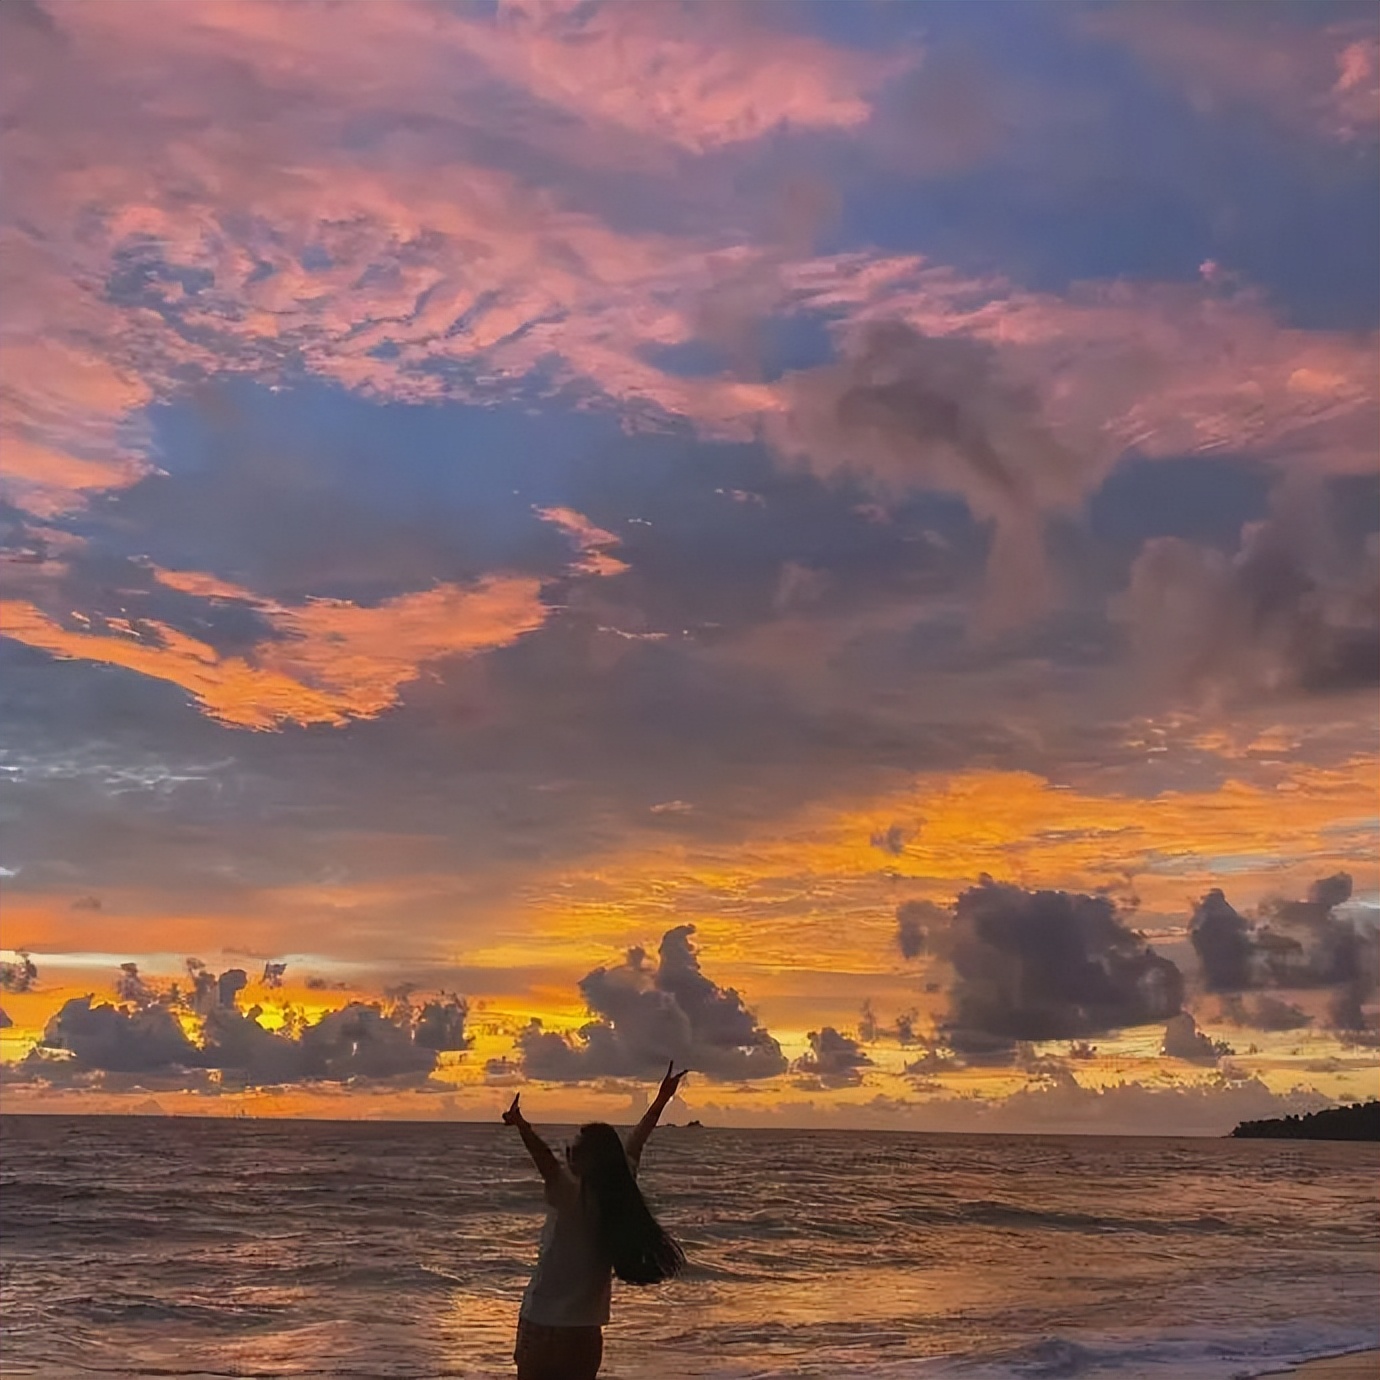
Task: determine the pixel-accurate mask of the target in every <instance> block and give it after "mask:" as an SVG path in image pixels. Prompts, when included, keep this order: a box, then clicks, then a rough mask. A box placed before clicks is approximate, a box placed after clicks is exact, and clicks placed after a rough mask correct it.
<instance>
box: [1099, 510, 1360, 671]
mask: <svg viewBox="0 0 1380 1380" xmlns="http://www.w3.org/2000/svg"><path fill="white" fill-rule="evenodd" d="M1124 609H1125V616H1126V618H1127V621H1128V623H1129V627H1130V632H1131V635H1132V639H1133V641H1134V642H1135V644H1136V646H1137V649H1138V652H1139V654H1140V658H1141V660H1142V662H1143V663H1144V664H1146V665H1147V666H1148V667H1150V668H1152V669H1153V670H1154V671H1155V672H1157V673H1158V674H1159V675H1161V676H1162V677H1165V678H1167V679H1168V680H1169V681H1170V683H1171V684H1172V685H1174V686H1177V687H1179V688H1182V689H1184V690H1187V691H1191V692H1194V693H1198V694H1212V695H1229V696H1238V695H1262V694H1264V695H1273V694H1278V693H1281V692H1296V693H1303V694H1325V693H1329V692H1339V691H1346V690H1357V689H1363V688H1365V687H1368V686H1374V685H1376V684H1380V545H1377V541H1376V538H1375V536H1374V535H1372V536H1371V537H1370V538H1369V539H1368V541H1367V542H1365V543H1364V545H1358V543H1357V542H1356V541H1355V540H1347V539H1346V536H1345V534H1344V532H1343V531H1342V529H1341V525H1340V522H1339V521H1338V519H1337V518H1336V517H1335V516H1334V515H1333V514H1332V513H1331V512H1330V511H1329V510H1328V506H1327V495H1325V494H1322V493H1320V492H1318V491H1316V490H1314V489H1311V488H1305V487H1303V486H1301V485H1291V486H1286V487H1285V488H1284V489H1281V490H1280V491H1279V492H1277V493H1276V494H1275V496H1274V499H1273V502H1272V511H1271V514H1270V516H1269V517H1268V518H1267V519H1266V520H1264V521H1262V522H1258V523H1254V524H1251V525H1249V526H1247V527H1246V528H1245V529H1244V530H1243V531H1242V534H1241V540H1240V544H1239V547H1238V549H1237V550H1236V551H1235V552H1234V553H1232V554H1230V555H1228V554H1225V553H1223V552H1221V551H1218V550H1215V549H1213V548H1209V547H1206V546H1200V545H1196V544H1194V543H1192V542H1188V541H1184V540H1182V539H1180V538H1177V537H1159V538H1156V539H1154V540H1152V541H1149V542H1147V543H1146V545H1145V547H1144V548H1143V549H1142V551H1141V553H1140V555H1139V556H1138V557H1137V559H1136V562H1135V564H1134V566H1133V567H1132V571H1131V583H1130V591H1129V594H1128V596H1127V599H1126V601H1125V604H1124Z"/></svg>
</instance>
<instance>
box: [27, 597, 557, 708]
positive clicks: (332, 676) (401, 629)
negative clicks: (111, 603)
mask: <svg viewBox="0 0 1380 1380" xmlns="http://www.w3.org/2000/svg"><path fill="white" fill-rule="evenodd" d="M159 574H160V577H161V575H162V572H159ZM203 578H205V577H194V578H192V579H190V580H188V579H187V578H185V577H178V576H176V575H174V576H172V577H171V578H169V579H168V580H167V583H168V584H169V585H170V586H171V587H172V588H181V589H184V590H187V591H188V592H197V593H210V592H212V589H213V590H214V592H215V594H216V595H217V597H222V598H223V597H231V598H239V599H242V600H244V601H245V602H249V603H252V604H254V605H255V607H256V608H257V609H258V610H259V611H260V612H261V613H262V614H263V615H264V616H265V617H266V618H267V619H268V620H269V622H270V623H271V624H272V625H273V629H274V632H275V634H276V636H275V637H274V638H271V639H269V640H266V641H264V642H261V643H259V644H258V646H256V647H255V648H254V650H253V652H252V653H251V654H250V655H249V656H245V657H240V656H226V657H223V656H220V655H219V654H218V653H217V652H216V650H215V649H214V648H213V647H211V646H210V645H208V644H207V643H205V642H201V641H199V640H198V639H196V638H194V637H189V636H188V635H187V634H185V633H181V632H178V631H177V630H176V629H175V628H172V627H169V626H167V625H166V624H163V623H157V622H151V621H150V622H146V623H141V624H139V625H138V626H137V627H136V626H134V625H131V624H122V623H115V622H109V623H108V624H107V626H108V627H111V628H114V629H116V630H117V631H116V632H114V633H113V634H112V633H109V632H94V631H77V630H75V629H72V628H69V627H65V626H63V625H62V624H61V623H59V622H58V621H56V620H55V619H53V618H51V617H49V616H48V615H47V614H46V613H44V612H43V611H42V610H40V609H38V608H37V607H35V606H34V605H33V604H30V603H27V602H24V601H20V600H10V601H6V602H5V603H4V604H3V606H0V608H2V609H3V628H4V635H5V636H6V637H11V638H13V639H15V640H16V641H18V642H23V643H26V644H27V645H29V646H31V647H38V648H41V649H42V650H43V651H46V652H51V653H52V654H53V655H54V656H57V657H61V658H63V659H67V660H76V659H80V660H85V661H94V662H98V663H101V664H103V665H108V666H120V667H123V668H125V669H126V670H131V671H137V672H139V673H140V674H141V675H146V676H151V677H153V678H154V679H156V680H164V681H169V682H171V683H172V684H174V685H179V686H181V687H182V688H183V689H184V690H186V691H188V692H189V693H190V694H191V696H192V698H193V699H194V700H195V701H196V703H197V704H198V705H200V707H201V708H202V709H203V710H204V711H205V712H206V714H207V715H208V716H209V717H211V718H213V719H217V720H219V721H220V722H221V723H224V724H229V725H232V726H234V727H237V728H251V729H273V728H278V727H280V726H282V725H283V724H288V723H296V724H317V723H323V724H333V725H341V724H345V723H348V722H349V721H350V720H351V719H358V718H373V717H375V716H377V715H379V714H381V713H383V712H384V711H385V710H387V709H389V708H391V707H392V706H393V705H394V704H396V703H397V700H398V694H399V691H400V689H401V687H402V686H403V685H405V684H407V683H408V682H409V681H412V680H415V679H416V678H417V676H418V675H419V674H420V671H421V668H422V666H423V665H424V664H426V663H427V662H431V661H438V660H441V659H443V658H446V657H453V656H466V655H467V656H473V655H476V654H478V653H480V652H484V651H489V650H492V649H493V648H495V647H503V646H507V645H508V644H510V643H511V642H513V641H515V640H516V639H517V638H519V637H521V636H523V635H524V634H525V633H528V632H532V631H534V630H535V629H537V628H539V627H540V626H541V625H542V623H543V622H544V621H545V619H546V616H547V612H548V610H547V608H546V606H545V605H544V604H543V603H542V602H541V599H540V584H539V582H538V581H537V580H535V579H531V578H527V577H521V576H493V577H490V578H488V579H485V580H482V581H480V583H479V584H477V585H475V586H474V587H472V588H470V589H462V588H460V587H458V586H455V585H439V586H437V587H436V588H435V589H430V590H423V591H420V592H418V593H415V594H403V595H400V596H398V597H397V598H395V599H390V600H387V601H386V602H384V603H382V604H379V605H377V606H376V607H373V608H364V607H361V606H360V605H357V604H351V603H349V602H347V601H345V600H333V599H332V600H328V599H318V600H313V601H311V602H309V603H307V604H304V605H301V606H297V607H292V608H288V607H283V606H281V605H276V604H270V603H267V602H265V601H262V600H259V599H257V598H255V597H254V596H253V595H251V594H249V593H248V592H246V591H243V590H237V589H236V588H235V587H234V586H232V585H227V584H224V583H223V582H219V581H214V582H212V586H211V587H204V586H203V585H202V580H203Z"/></svg>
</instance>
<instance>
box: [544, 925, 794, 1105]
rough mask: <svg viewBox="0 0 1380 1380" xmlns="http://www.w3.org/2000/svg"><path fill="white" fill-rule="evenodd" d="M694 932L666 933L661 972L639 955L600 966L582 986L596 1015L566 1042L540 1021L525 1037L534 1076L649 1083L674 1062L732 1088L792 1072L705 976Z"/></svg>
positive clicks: (743, 1009) (728, 992)
mask: <svg viewBox="0 0 1380 1380" xmlns="http://www.w3.org/2000/svg"><path fill="white" fill-rule="evenodd" d="M694 932H695V927H694V926H693V925H679V926H677V927H676V928H674V929H671V930H667V931H666V933H665V934H664V935H663V936H662V939H661V945H660V948H659V950H658V961H657V964H656V966H655V967H653V966H652V964H651V963H650V962H649V961H648V958H647V955H646V953H645V951H644V950H642V949H630V950H629V951H628V955H627V958H626V959H625V960H624V962H623V963H622V964H620V965H619V966H618V967H616V968H596V969H595V970H594V971H593V972H591V973H589V974H587V975H586V976H585V977H584V978H583V979H582V980H581V982H580V993H581V995H582V996H583V997H584V999H585V1004H586V1005H587V1006H588V1008H589V1012H590V1015H591V1016H592V1017H593V1018H594V1019H592V1020H591V1021H589V1022H588V1023H586V1024H585V1025H583V1026H582V1027H581V1028H580V1030H579V1031H578V1033H577V1035H576V1037H575V1038H574V1039H573V1040H572V1039H567V1038H566V1037H565V1036H563V1035H560V1034H557V1033H556V1032H554V1031H549V1030H544V1029H543V1028H542V1026H541V1022H540V1021H535V1020H534V1021H533V1022H532V1023H531V1024H530V1025H529V1026H528V1027H527V1028H526V1029H525V1030H524V1031H523V1032H522V1034H521V1035H520V1036H519V1037H518V1042H517V1043H518V1050H519V1051H520V1054H521V1059H522V1067H523V1071H524V1072H525V1073H526V1075H527V1076H528V1077H529V1078H536V1079H546V1080H550V1081H552V1082H574V1081H583V1080H587V1079H593V1078H604V1077H610V1078H648V1077H651V1076H653V1075H654V1074H657V1073H659V1072H661V1071H663V1070H664V1069H665V1066H666V1063H667V1061H668V1060H673V1061H674V1062H675V1063H676V1064H677V1065H678V1066H684V1067H688V1068H690V1069H693V1070H694V1071H695V1072H696V1073H699V1074H703V1075H704V1076H706V1077H708V1078H711V1079H716V1080H722V1081H728V1080H743V1079H755V1078H770V1077H772V1076H773V1075H775V1074H779V1073H782V1072H784V1071H785V1069H786V1059H785V1057H784V1055H782V1053H781V1047H780V1045H779V1044H778V1043H777V1042H776V1041H775V1040H774V1039H773V1038H772V1036H771V1035H770V1034H769V1033H768V1032H767V1030H766V1029H765V1028H764V1027H762V1026H761V1025H759V1024H758V1023H757V1020H756V1017H755V1016H754V1015H753V1014H752V1012H751V1011H750V1010H749V1009H748V1008H747V1006H746V1005H745V1004H744V1002H743V999H742V997H741V996H740V995H739V994H738V993H737V992H736V991H735V990H734V989H733V988H731V987H727V988H725V987H720V986H718V985H717V984H716V983H714V982H712V981H711V980H710V979H709V978H708V977H706V976H705V975H704V973H703V972H702V971H701V969H700V963H699V955H698V953H697V952H696V950H695V947H694V945H693V944H692V943H691V936H692V935H693V934H694Z"/></svg>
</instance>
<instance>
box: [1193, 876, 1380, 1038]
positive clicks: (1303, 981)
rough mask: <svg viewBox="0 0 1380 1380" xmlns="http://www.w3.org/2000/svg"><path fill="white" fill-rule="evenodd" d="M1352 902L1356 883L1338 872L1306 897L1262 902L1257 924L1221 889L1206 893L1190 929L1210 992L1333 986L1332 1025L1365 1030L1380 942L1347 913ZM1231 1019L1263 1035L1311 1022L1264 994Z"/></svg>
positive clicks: (1378, 975)
mask: <svg viewBox="0 0 1380 1380" xmlns="http://www.w3.org/2000/svg"><path fill="white" fill-rule="evenodd" d="M1350 898H1351V878H1350V876H1348V875H1347V874H1346V873H1345V872H1338V873H1336V874H1334V875H1333V876H1331V877H1323V878H1320V879H1319V880H1318V881H1316V882H1314V883H1313V885H1312V886H1311V887H1309V889H1308V895H1307V896H1306V897H1304V898H1303V899H1302V900H1284V899H1279V898H1274V899H1270V900H1267V901H1265V902H1263V903H1262V905H1261V906H1260V913H1259V919H1258V920H1257V921H1254V922H1251V921H1247V920H1246V919H1245V918H1244V917H1243V916H1242V915H1240V914H1239V913H1238V912H1237V911H1236V910H1235V909H1234V908H1233V906H1232V905H1231V904H1230V902H1229V901H1228V900H1227V898H1226V896H1225V895H1224V894H1223V893H1222V891H1220V890H1217V889H1214V890H1213V891H1210V892H1208V894H1207V895H1206V896H1204V897H1203V899H1202V901H1201V902H1199V904H1198V907H1197V909H1196V910H1195V911H1194V913H1193V920H1192V922H1191V924H1190V926H1189V939H1190V941H1191V943H1192V944H1193V948H1194V950H1195V952H1196V953H1197V955H1198V960H1199V963H1200V964H1201V965H1202V969H1203V976H1204V979H1205V981H1206V984H1207V987H1208V989H1209V990H1210V991H1217V992H1227V993H1240V992H1245V991H1249V990H1251V989H1259V988H1283V989H1286V990H1287V989H1309V988H1331V989H1334V990H1333V993H1332V997H1331V1001H1330V1003H1329V1007H1328V1021H1329V1024H1331V1025H1332V1026H1333V1028H1335V1029H1338V1030H1358V1031H1359V1030H1364V1029H1366V1027H1367V1025H1368V1018H1367V1016H1366V1013H1365V1011H1364V1009H1363V1008H1364V1006H1365V1004H1366V1003H1367V1002H1368V1001H1369V1000H1370V998H1371V997H1372V996H1373V995H1374V993H1375V991H1376V987H1377V983H1380V971H1378V970H1380V937H1377V934H1376V931H1375V930H1374V929H1372V928H1370V927H1367V926H1363V925H1362V924H1360V923H1359V921H1356V920H1354V919H1352V918H1349V917H1348V916H1346V915H1345V914H1342V913H1341V907H1343V906H1344V905H1345V904H1346V902H1347V901H1348V900H1349V899H1350ZM1233 1014H1234V1015H1241V1016H1243V1017H1244V1019H1245V1020H1246V1022H1247V1023H1251V1024H1258V1025H1259V1028H1261V1029H1265V1030H1288V1029H1294V1028H1296V1027H1297V1026H1299V1025H1303V1024H1306V1023H1307V1022H1308V1020H1309V1018H1308V1017H1307V1016H1305V1015H1304V1014H1303V1013H1302V1012H1300V1011H1298V1009H1297V1008H1296V1007H1290V1006H1289V1005H1288V1004H1287V1003H1282V1002H1278V1001H1275V1000H1274V999H1268V1001H1267V999H1266V998H1264V997H1262V998H1260V999H1259V1001H1258V1002H1257V1004H1256V1006H1255V1007H1254V1009H1253V1010H1251V1011H1248V1009H1247V1008H1246V1007H1245V1006H1244V1005H1238V1006H1237V1007H1235V1008H1233ZM1300 1018H1301V1019H1300ZM1285 1022H1287V1023H1285Z"/></svg>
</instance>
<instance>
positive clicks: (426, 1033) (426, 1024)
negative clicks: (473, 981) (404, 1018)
mask: <svg viewBox="0 0 1380 1380" xmlns="http://www.w3.org/2000/svg"><path fill="white" fill-rule="evenodd" d="M469 1014H470V1008H469V1003H468V1002H467V1001H466V1000H465V999H464V998H463V997H459V996H452V997H440V998H438V999H436V1000H434V1001H429V1002H426V1003H425V1004H424V1005H423V1006H422V1009H421V1011H420V1012H418V1014H417V1017H416V1020H415V1022H414V1024H413V1027H412V1042H413V1043H414V1044H416V1045H418V1046H420V1047H421V1048H422V1049H431V1050H435V1051H436V1052H437V1053H438V1054H440V1053H447V1052H453V1051H457V1050H464V1049H468V1048H469V1047H470V1046H471V1045H472V1044H473V1043H474V1038H473V1036H470V1035H467V1034H466V1033H465V1021H466V1019H467V1018H468V1016H469Z"/></svg>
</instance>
